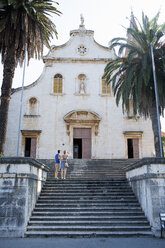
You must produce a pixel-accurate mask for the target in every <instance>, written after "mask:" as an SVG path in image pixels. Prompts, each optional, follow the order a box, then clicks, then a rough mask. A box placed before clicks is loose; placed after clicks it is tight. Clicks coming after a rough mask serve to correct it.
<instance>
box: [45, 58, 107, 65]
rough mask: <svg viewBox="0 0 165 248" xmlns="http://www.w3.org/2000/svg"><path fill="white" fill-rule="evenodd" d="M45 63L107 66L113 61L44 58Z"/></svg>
mask: <svg viewBox="0 0 165 248" xmlns="http://www.w3.org/2000/svg"><path fill="white" fill-rule="evenodd" d="M43 61H44V63H46V65H47V63H49V66H50V63H56V62H57V63H59V62H66V63H69V62H70V63H103V64H107V63H108V62H110V61H111V59H109V58H107V59H105V58H91V59H90V58H89V59H88V58H65V57H63V58H62V57H60V58H54V57H53V58H50V57H49V58H44V59H43Z"/></svg>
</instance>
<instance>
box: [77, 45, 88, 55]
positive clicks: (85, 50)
mask: <svg viewBox="0 0 165 248" xmlns="http://www.w3.org/2000/svg"><path fill="white" fill-rule="evenodd" d="M77 52H78V53H79V54H80V55H85V54H86V53H87V48H86V47H85V46H84V45H80V46H79V47H78V48H77Z"/></svg>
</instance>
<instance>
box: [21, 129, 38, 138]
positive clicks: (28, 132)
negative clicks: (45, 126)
mask: <svg viewBox="0 0 165 248" xmlns="http://www.w3.org/2000/svg"><path fill="white" fill-rule="evenodd" d="M41 132H42V130H21V133H22V135H23V136H26V137H38V136H39V135H40V133H41Z"/></svg>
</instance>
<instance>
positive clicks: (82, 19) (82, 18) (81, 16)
mask: <svg viewBox="0 0 165 248" xmlns="http://www.w3.org/2000/svg"><path fill="white" fill-rule="evenodd" d="M80 20H81V26H83V25H84V17H83V14H81V15H80Z"/></svg>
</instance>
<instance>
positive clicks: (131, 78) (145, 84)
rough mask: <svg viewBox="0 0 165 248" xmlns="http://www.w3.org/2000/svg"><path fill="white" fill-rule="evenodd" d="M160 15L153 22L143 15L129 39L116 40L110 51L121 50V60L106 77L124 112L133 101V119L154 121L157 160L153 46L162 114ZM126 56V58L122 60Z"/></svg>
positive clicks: (164, 85) (164, 61) (164, 60)
mask: <svg viewBox="0 0 165 248" xmlns="http://www.w3.org/2000/svg"><path fill="white" fill-rule="evenodd" d="M158 18H159V13H158V14H157V15H156V16H155V17H154V18H153V19H151V20H149V19H148V17H147V16H146V15H144V13H142V24H140V22H139V21H138V20H137V19H136V20H137V24H138V25H137V24H136V25H135V22H134V25H130V27H129V28H128V29H127V38H120V37H119V38H114V39H113V40H112V41H111V49H112V48H115V47H118V49H119V50H118V56H117V57H116V58H115V59H114V60H112V61H110V62H109V63H108V64H107V66H106V68H105V73H104V77H105V79H106V82H107V83H108V84H109V83H111V84H112V90H113V93H114V96H115V98H116V103H117V105H118V104H119V102H120V100H121V102H122V108H123V112H127V113H129V110H130V100H131V101H132V103H133V112H134V115H136V114H139V115H140V116H144V117H145V118H148V117H149V118H151V121H152V129H153V133H154V143H155V151H156V156H157V157H160V154H161V153H160V146H159V132H158V122H157V115H156V102H155V101H156V100H155V91H154V81H153V71H152V59H151V52H150V44H152V47H153V53H154V58H155V68H156V78H157V87H158V98H159V112H160V114H163V110H164V108H165V42H164V39H163V38H164V30H165V24H163V25H158ZM134 20H135V19H134ZM123 54H124V56H123Z"/></svg>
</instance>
